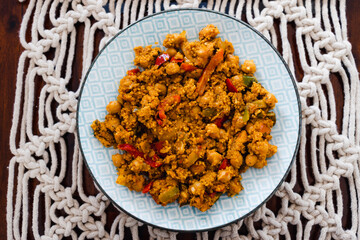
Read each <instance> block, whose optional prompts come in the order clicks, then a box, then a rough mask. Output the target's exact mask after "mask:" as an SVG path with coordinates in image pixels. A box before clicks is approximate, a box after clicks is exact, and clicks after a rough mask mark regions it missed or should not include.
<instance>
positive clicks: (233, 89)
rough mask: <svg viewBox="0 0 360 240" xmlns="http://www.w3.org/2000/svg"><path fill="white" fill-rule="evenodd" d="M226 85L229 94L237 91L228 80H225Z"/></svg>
mask: <svg viewBox="0 0 360 240" xmlns="http://www.w3.org/2000/svg"><path fill="white" fill-rule="evenodd" d="M225 83H226V87H227V89H228V91H229V92H238V90H237V89H236V87H235V86H234V85H233V84H232V82H231V80H230V79H229V78H227V79H226V80H225Z"/></svg>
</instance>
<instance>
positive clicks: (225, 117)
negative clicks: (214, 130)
mask: <svg viewBox="0 0 360 240" xmlns="http://www.w3.org/2000/svg"><path fill="white" fill-rule="evenodd" d="M226 120H228V116H224V117H222V118H217V119H215V121H214V123H215V125H216V126H217V127H218V128H221V127H222V125H223V123H224V122H225V121H226Z"/></svg>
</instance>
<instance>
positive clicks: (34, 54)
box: [27, 42, 44, 60]
mask: <svg viewBox="0 0 360 240" xmlns="http://www.w3.org/2000/svg"><path fill="white" fill-rule="evenodd" d="M27 50H29V53H28V57H29V58H33V59H34V60H37V59H41V58H42V57H43V52H44V47H43V46H41V45H35V44H33V43H31V42H30V43H28V44H27Z"/></svg>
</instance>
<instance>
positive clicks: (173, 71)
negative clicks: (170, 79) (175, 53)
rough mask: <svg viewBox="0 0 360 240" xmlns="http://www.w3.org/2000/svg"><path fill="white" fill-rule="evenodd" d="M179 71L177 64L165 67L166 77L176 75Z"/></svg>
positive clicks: (172, 63)
mask: <svg viewBox="0 0 360 240" xmlns="http://www.w3.org/2000/svg"><path fill="white" fill-rule="evenodd" d="M179 71H180V67H179V65H178V64H177V63H174V62H171V63H169V64H168V65H167V66H166V73H167V74H168V75H173V74H176V73H178V72H179Z"/></svg>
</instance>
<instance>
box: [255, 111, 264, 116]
mask: <svg viewBox="0 0 360 240" xmlns="http://www.w3.org/2000/svg"><path fill="white" fill-rule="evenodd" d="M255 115H256V117H258V118H264V117H265V115H264V111H263V110H261V109H258V110H256V111H255Z"/></svg>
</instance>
